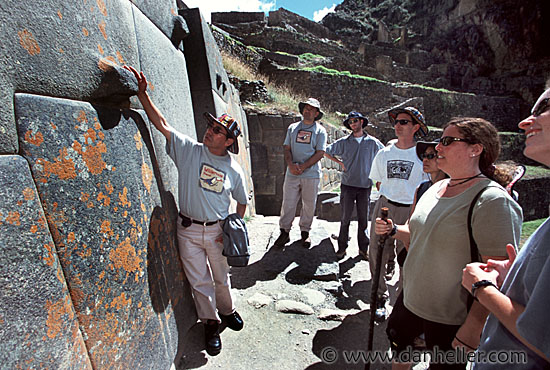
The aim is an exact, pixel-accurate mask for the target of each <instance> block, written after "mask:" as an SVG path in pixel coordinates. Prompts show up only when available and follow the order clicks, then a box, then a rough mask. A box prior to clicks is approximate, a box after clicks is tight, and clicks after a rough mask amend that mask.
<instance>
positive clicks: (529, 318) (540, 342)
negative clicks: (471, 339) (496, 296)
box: [474, 219, 550, 370]
mask: <svg viewBox="0 0 550 370" xmlns="http://www.w3.org/2000/svg"><path fill="white" fill-rule="evenodd" d="M501 291H502V292H503V293H504V294H505V295H506V296H508V297H510V299H511V300H513V301H514V302H517V303H519V304H521V305H522V306H524V307H525V311H523V313H522V314H521V315H520V316H519V318H518V321H517V322H516V325H517V328H518V332H519V334H520V335H521V336H522V337H523V338H524V339H526V340H527V341H528V342H529V343H531V344H532V345H533V346H535V347H536V348H537V349H539V350H540V351H541V352H543V353H544V354H545V355H546V357H548V358H550V320H549V319H548V308H549V307H550V219H547V220H546V221H545V222H544V223H543V224H542V225H541V226H540V227H539V228H538V229H537V231H535V233H534V234H533V235H531V237H530V238H529V240H527V242H526V243H525V245H524V247H523V248H522V249H521V251H520V252H519V254H518V256H517V257H516V260H515V262H514V264H513V265H512V267H511V269H510V271H509V272H508V275H507V276H506V280H505V281H504V284H503V285H502V288H501ZM478 351H479V352H478V353H479V355H480V356H481V355H484V356H485V354H487V355H488V354H489V353H497V352H499V351H500V352H505V353H506V354H511V353H512V351H523V352H524V353H525V354H526V355H527V363H526V364H513V365H512V364H509V365H507V367H506V368H510V369H512V368H513V369H517V370H524V369H525V370H526V369H544V368H550V363H548V362H547V361H545V360H544V359H542V358H541V357H540V356H538V355H537V354H535V353H534V352H533V351H531V350H530V349H529V348H527V347H526V346H524V345H523V344H522V343H521V342H520V341H519V340H518V339H517V338H516V337H515V336H514V335H513V334H512V333H510V332H509V331H508V329H506V328H505V327H504V325H502V323H501V322H500V321H499V320H498V319H497V318H496V316H494V315H493V314H491V315H489V318H488V319H487V323H486V324H485V328H484V329H483V334H482V336H481V344H480V346H479V350H478ZM501 356H504V355H501ZM502 358H504V357H502ZM497 368H499V369H500V368H503V367H502V364H501V365H499V364H496V363H494V362H493V363H489V362H487V363H483V361H480V362H478V363H476V364H475V365H474V369H475V370H484V369H497Z"/></svg>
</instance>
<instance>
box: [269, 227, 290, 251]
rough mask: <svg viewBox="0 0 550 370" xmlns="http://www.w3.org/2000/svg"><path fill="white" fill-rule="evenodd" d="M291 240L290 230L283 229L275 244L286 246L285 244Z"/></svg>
mask: <svg viewBox="0 0 550 370" xmlns="http://www.w3.org/2000/svg"><path fill="white" fill-rule="evenodd" d="M289 241H290V235H289V233H288V231H286V230H285V229H281V234H280V235H279V237H278V238H277V240H275V243H274V244H273V245H274V246H276V247H284V246H285V244H286V243H288V242H289Z"/></svg>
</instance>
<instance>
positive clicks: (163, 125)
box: [124, 66, 173, 142]
mask: <svg viewBox="0 0 550 370" xmlns="http://www.w3.org/2000/svg"><path fill="white" fill-rule="evenodd" d="M124 68H125V69H127V70H128V71H130V72H132V73H133V74H134V77H135V78H136V79H137V82H138V93H137V97H138V99H139V101H140V103H141V105H142V106H143V109H144V110H145V113H146V114H147V117H148V118H149V121H151V123H152V124H153V125H154V126H155V127H156V129H157V130H159V131H160V133H161V134H162V135H164V137H165V138H166V140H168V142H170V137H171V133H172V131H173V128H172V126H170V125H169V124H168V122H167V121H166V118H164V116H163V115H162V113H161V111H160V110H159V109H158V108H157V106H156V105H155V104H153V101H152V100H151V97H150V96H149V94H148V93H147V79H146V78H145V75H144V74H143V72H139V73H138V71H137V70H136V69H135V68H134V67H129V66H124Z"/></svg>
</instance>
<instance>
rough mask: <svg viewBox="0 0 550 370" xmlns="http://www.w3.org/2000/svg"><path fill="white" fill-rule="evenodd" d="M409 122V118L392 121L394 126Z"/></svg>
mask: <svg viewBox="0 0 550 370" xmlns="http://www.w3.org/2000/svg"><path fill="white" fill-rule="evenodd" d="M409 122H412V121H411V120H409V119H396V120H395V121H393V125H394V126H395V125H397V124H399V125H402V126H405V125H406V124H407V123H409Z"/></svg>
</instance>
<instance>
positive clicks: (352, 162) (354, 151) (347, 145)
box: [326, 134, 384, 188]
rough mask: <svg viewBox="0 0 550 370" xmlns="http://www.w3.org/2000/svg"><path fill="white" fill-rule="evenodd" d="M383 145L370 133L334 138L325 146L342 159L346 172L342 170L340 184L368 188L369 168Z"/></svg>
mask: <svg viewBox="0 0 550 370" xmlns="http://www.w3.org/2000/svg"><path fill="white" fill-rule="evenodd" d="M383 147H384V145H383V144H382V143H381V142H380V141H379V140H378V139H376V138H374V137H372V136H370V135H367V134H365V135H363V136H362V137H359V138H356V137H354V136H353V134H351V135H348V136H346V137H343V138H340V139H338V140H336V141H335V142H334V143H332V144H330V145H328V146H327V150H326V152H327V153H328V154H330V155H332V156H337V157H340V158H341V159H342V162H344V166H346V172H342V184H343V185H348V186H356V187H359V188H370V187H371V186H372V181H371V180H370V179H369V173H370V168H371V165H372V161H373V159H374V157H375V156H376V153H378V151H379V150H380V149H382V148H383Z"/></svg>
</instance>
